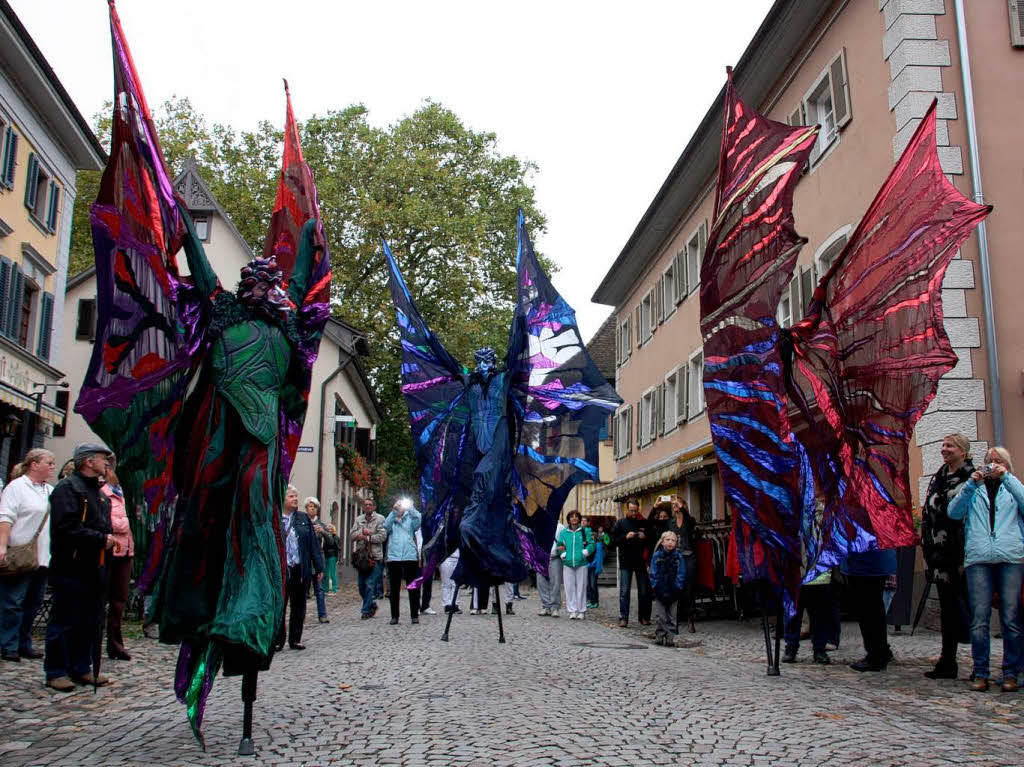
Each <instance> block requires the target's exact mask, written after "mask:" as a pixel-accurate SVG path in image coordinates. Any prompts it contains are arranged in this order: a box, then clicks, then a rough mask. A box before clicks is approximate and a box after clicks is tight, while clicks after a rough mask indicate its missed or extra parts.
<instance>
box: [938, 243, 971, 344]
mask: <svg viewBox="0 0 1024 767" xmlns="http://www.w3.org/2000/svg"><path fill="white" fill-rule="evenodd" d="M942 287H943V289H945V290H950V289H952V288H973V287H974V262H973V261H968V260H967V259H965V258H955V259H953V260H952V261H950V262H949V266H947V267H946V276H945V277H943V278H942ZM953 345H954V346H956V344H953Z"/></svg>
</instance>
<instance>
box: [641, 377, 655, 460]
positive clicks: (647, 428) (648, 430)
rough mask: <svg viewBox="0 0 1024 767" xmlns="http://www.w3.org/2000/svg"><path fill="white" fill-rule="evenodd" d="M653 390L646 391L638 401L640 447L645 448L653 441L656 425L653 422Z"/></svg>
mask: <svg viewBox="0 0 1024 767" xmlns="http://www.w3.org/2000/svg"><path fill="white" fill-rule="evenodd" d="M654 391H655V390H654V389H648V390H647V391H646V392H645V393H644V395H643V397H642V398H641V399H640V413H639V418H640V447H647V446H648V445H649V444H651V442H652V441H653V440H654V434H655V433H656V431H657V424H656V422H655V420H654Z"/></svg>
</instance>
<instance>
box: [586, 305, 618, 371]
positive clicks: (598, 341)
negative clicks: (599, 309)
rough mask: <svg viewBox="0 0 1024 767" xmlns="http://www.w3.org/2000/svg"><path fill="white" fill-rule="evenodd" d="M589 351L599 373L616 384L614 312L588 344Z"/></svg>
mask: <svg viewBox="0 0 1024 767" xmlns="http://www.w3.org/2000/svg"><path fill="white" fill-rule="evenodd" d="M587 351H588V352H589V353H590V358H591V359H592V360H594V364H595V365H597V369H598V371H600V373H601V375H603V376H604V377H605V379H607V380H608V381H611V382H612V383H613V384H614V383H615V313H614V312H612V313H611V314H609V315H608V318H607V319H606V320H605V321H604V322H603V323H602V324H601V327H599V328H598V329H597V332H596V333H594V337H593V338H591V339H590V341H588V342H587Z"/></svg>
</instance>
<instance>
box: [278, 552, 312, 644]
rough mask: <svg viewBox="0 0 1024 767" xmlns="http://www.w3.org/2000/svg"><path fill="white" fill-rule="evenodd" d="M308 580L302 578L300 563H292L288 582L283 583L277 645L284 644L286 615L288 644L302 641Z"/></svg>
mask: <svg viewBox="0 0 1024 767" xmlns="http://www.w3.org/2000/svg"><path fill="white" fill-rule="evenodd" d="M309 584H310V582H309V581H308V580H307V581H304V580H302V565H294V566H293V567H291V568H289V570H288V583H286V584H285V589H284V597H285V604H284V610H283V611H282V612H281V623H280V627H279V628H278V630H277V646H278V647H282V646H284V619H285V615H288V611H289V609H290V610H291V614H290V615H288V644H290V645H293V644H299V643H300V642H301V641H302V626H303V624H304V623H305V622H306V591H307V590H308V589H309Z"/></svg>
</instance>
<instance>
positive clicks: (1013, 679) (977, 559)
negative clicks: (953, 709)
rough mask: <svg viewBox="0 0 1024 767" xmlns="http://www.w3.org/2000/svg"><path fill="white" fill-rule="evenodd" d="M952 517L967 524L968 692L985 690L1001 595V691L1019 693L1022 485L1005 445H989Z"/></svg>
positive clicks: (1023, 570)
mask: <svg viewBox="0 0 1024 767" xmlns="http://www.w3.org/2000/svg"><path fill="white" fill-rule="evenodd" d="M949 516H950V518H951V519H955V520H960V519H962V520H964V524H965V525H966V539H967V540H966V545H965V550H966V555H965V557H964V564H965V565H966V567H967V593H968V597H969V598H970V606H971V654H972V655H973V656H974V681H973V682H972V683H971V689H972V690H976V691H978V692H984V691H985V690H987V689H988V684H989V682H988V680H989V667H988V656H989V619H990V617H991V614H992V595H993V593H994V592H996V591H998V592H999V621H1000V623H1001V624H1002V628H1003V685H1002V687H1003V692H1014V691H1015V690H1016V689H1017V674H1018V673H1020V663H1021V629H1020V590H1021V582H1022V580H1024V533H1022V532H1021V531H1022V530H1024V522H1022V518H1024V485H1021V483H1020V480H1019V479H1017V478H1016V477H1015V476H1013V463H1012V461H1011V460H1010V454H1009V452H1007V450H1006V448H1004V447H993V448H991V449H990V450H989V451H988V453H987V454H986V456H985V465H984V466H982V467H981V468H980V469H979V470H977V471H975V472H973V473H972V474H971V478H970V480H969V481H967V482H965V483H964V486H963V488H962V489H961V490H960V492H959V493H958V494H957V496H956V498H954V499H953V501H952V503H950V505H949Z"/></svg>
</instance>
